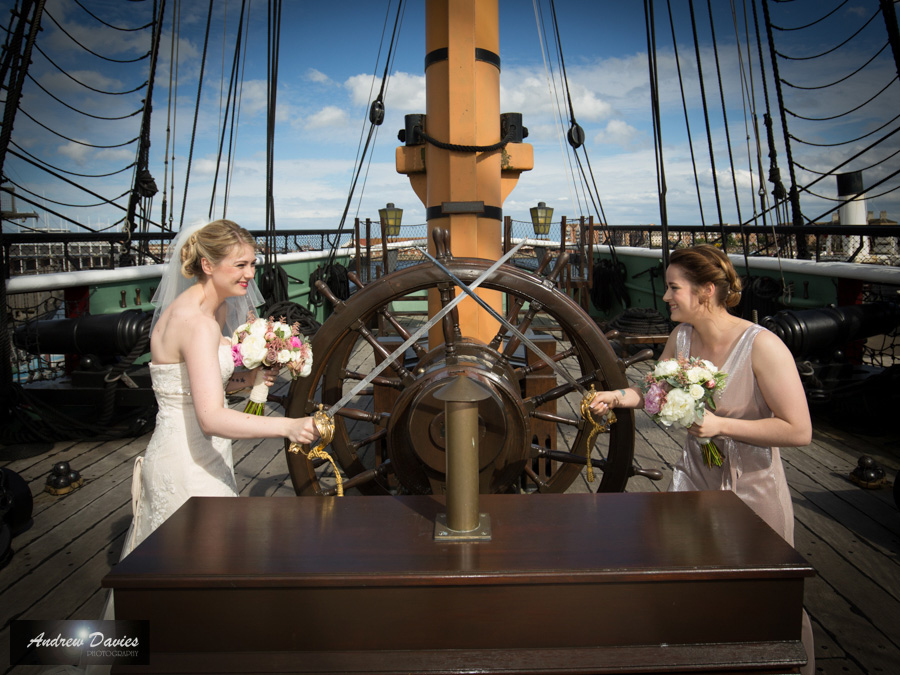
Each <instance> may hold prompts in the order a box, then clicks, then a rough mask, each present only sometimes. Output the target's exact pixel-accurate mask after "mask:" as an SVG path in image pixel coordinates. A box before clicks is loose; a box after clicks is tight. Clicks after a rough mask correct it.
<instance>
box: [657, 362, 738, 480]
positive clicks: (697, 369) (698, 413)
mask: <svg viewBox="0 0 900 675" xmlns="http://www.w3.org/2000/svg"><path fill="white" fill-rule="evenodd" d="M727 378H728V375H727V374H726V373H723V372H721V371H720V370H719V369H718V368H716V366H714V365H713V364H712V363H710V362H709V361H706V360H703V359H698V358H696V357H693V356H692V357H690V358H678V359H666V360H664V361H659V362H658V363H657V364H656V367H655V368H654V369H653V370H652V371H651V372H649V373H648V374H647V376H646V377H645V378H644V383H643V385H642V387H641V388H642V389H643V391H644V410H645V411H646V412H647V413H649V414H650V416H651V417H652V418H653V419H655V420H657V421H659V422H662V423H663V424H664V425H666V426H667V427H670V426H672V425H673V424H677V425H678V426H680V427H684V428H685V429H687V428H688V427H689V426H691V425H692V424H694V422H699V421H700V420H702V419H703V414H704V412H705V411H706V410H707V409H708V410H715V409H716V402H715V399H714V398H713V397H714V396H715V395H716V394H717V393H719V392H720V391H722V390H724V389H725V380H726V379H727ZM697 440H698V441H699V443H700V446H701V448H702V450H703V461H704V462H706V466H708V467H712V466H713V465H715V466H722V455H721V453H720V452H719V448H718V447H717V446H716V444H715V443H713V441H712V439H711V438H699V439H697Z"/></svg>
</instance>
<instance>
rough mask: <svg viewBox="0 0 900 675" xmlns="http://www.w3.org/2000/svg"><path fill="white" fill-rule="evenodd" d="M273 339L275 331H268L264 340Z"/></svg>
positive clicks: (269, 340)
mask: <svg viewBox="0 0 900 675" xmlns="http://www.w3.org/2000/svg"><path fill="white" fill-rule="evenodd" d="M274 339H275V333H274V332H272V331H268V332H267V333H266V342H271V341H272V340H274Z"/></svg>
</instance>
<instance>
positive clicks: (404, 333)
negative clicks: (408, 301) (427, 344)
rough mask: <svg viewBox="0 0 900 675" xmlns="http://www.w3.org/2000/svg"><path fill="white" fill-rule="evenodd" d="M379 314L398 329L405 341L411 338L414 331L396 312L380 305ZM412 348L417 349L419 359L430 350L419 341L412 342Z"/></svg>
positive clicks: (398, 333)
mask: <svg viewBox="0 0 900 675" xmlns="http://www.w3.org/2000/svg"><path fill="white" fill-rule="evenodd" d="M378 314H380V315H381V316H382V317H383V318H384V320H385V321H387V322H388V323H389V324H391V326H392V327H393V329H394V330H395V331H397V335H399V336H400V337H401V338H403V341H404V342H406V341H407V340H409V338H410V337H411V336H412V333H410V332H409V331H408V330H406V328H405V327H404V326H403V324H401V323H400V322H399V321H398V320H397V317H395V316H394V314H393V313H392V312H391V311H390V310H389V309H388V308H387V307H379V308H378ZM412 349H413V351H415V353H416V356H417V357H418V358H419V359H421V358H422V357H423V356H425V354H427V353H428V351H427V350H426V349H425V348H424V347H423V346H422V345H420V344H419V343H418V342H413V343H412Z"/></svg>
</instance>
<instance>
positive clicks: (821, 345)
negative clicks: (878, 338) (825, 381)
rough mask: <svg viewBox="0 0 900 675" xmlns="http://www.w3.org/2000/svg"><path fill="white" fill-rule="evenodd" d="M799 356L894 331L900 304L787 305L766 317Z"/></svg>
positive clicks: (827, 351) (765, 322) (765, 321)
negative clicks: (789, 308) (785, 307)
mask: <svg viewBox="0 0 900 675" xmlns="http://www.w3.org/2000/svg"><path fill="white" fill-rule="evenodd" d="M762 324H763V326H765V327H766V328H768V329H769V330H770V331H772V332H773V333H775V334H776V335H777V336H778V337H780V338H781V340H782V341H783V342H784V344H785V345H787V348H788V349H789V350H790V351H791V353H792V354H793V355H794V357H795V358H807V357H810V356H828V355H830V354H831V353H832V352H834V351H835V350H836V349H838V348H840V347H841V346H842V345H845V344H846V343H848V342H851V341H853V340H860V339H864V338H868V337H872V336H873V335H881V334H884V333H890V332H891V331H892V330H894V329H895V328H896V327H897V326H898V325H900V306H898V305H895V304H893V303H890V302H877V303H872V304H869V305H849V306H846V307H824V308H822V309H804V310H788V309H783V310H781V311H779V312H776V313H775V314H773V315H772V316H767V317H766V318H765V319H763V321H762Z"/></svg>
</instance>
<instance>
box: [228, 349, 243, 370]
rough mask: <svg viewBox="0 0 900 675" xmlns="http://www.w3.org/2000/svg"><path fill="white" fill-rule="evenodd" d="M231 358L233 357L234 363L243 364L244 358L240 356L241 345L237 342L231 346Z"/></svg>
mask: <svg viewBox="0 0 900 675" xmlns="http://www.w3.org/2000/svg"><path fill="white" fill-rule="evenodd" d="M231 358H232V359H234V365H236V366H243V365H244V358H243V357H242V356H241V346H240V345H239V344H238V345H233V346H232V347H231Z"/></svg>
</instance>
